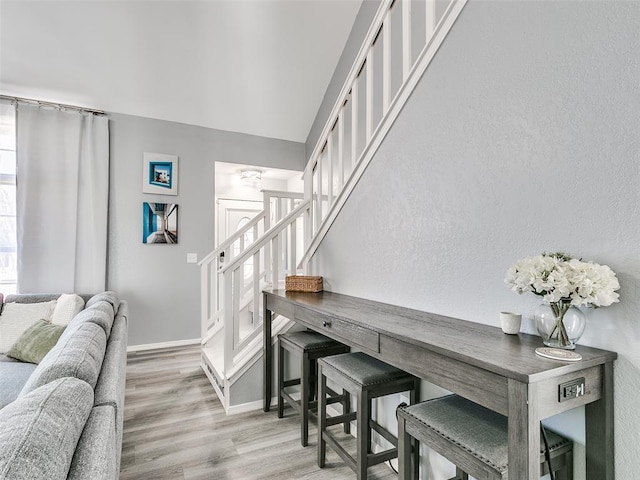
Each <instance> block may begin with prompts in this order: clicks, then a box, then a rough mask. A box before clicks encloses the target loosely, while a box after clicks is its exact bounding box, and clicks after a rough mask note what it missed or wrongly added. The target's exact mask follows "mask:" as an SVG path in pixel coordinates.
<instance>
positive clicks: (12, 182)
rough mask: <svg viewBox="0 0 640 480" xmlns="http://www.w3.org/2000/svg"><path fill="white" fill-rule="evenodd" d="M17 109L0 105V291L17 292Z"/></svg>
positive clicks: (9, 104)
mask: <svg viewBox="0 0 640 480" xmlns="http://www.w3.org/2000/svg"><path fill="white" fill-rule="evenodd" d="M16 251H17V241H16V109H15V106H14V105H12V104H11V103H8V102H0V292H2V293H4V294H8V293H16V279H17V268H16V267H17V261H18V259H17V253H16Z"/></svg>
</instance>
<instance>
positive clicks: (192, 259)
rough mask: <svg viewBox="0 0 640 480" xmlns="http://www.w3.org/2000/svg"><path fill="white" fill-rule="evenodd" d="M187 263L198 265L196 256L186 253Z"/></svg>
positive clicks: (195, 254)
mask: <svg viewBox="0 0 640 480" xmlns="http://www.w3.org/2000/svg"><path fill="white" fill-rule="evenodd" d="M187 263H198V254H197V253H187Z"/></svg>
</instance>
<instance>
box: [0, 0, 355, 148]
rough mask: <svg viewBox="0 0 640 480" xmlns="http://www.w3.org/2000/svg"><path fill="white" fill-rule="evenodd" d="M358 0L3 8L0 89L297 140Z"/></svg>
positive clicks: (89, 1) (99, 0)
mask: <svg viewBox="0 0 640 480" xmlns="http://www.w3.org/2000/svg"><path fill="white" fill-rule="evenodd" d="M361 1H362V0H251V1H249V0H208V1H202V0H201V1H163V0H155V1H150V0H147V1H143V0H140V1H133V0H129V1H111V0H84V1H58V0H49V1H24V0H22V1H8V0H0V93H2V94H5V95H15V96H22V97H27V98H36V99H40V100H49V101H55V102H60V103H68V104H74V105H81V106H84V107H87V108H94V109H101V110H106V111H109V112H118V113H126V114H131V115H139V116H144V117H150V118H158V119H163V120H171V121H176V122H181V123H187V124H192V125H200V126H205V127H210V128H217V129H221V130H229V131H235V132H242V133H250V134H253V135H260V136H265V137H272V138H281V139H286V140H293V141H297V142H304V141H305V140H306V137H307V135H308V133H309V130H310V128H311V125H312V123H313V120H314V117H315V114H316V112H317V110H318V108H319V106H320V103H321V101H322V97H323V95H324V92H325V90H326V88H327V85H328V84H329V81H330V79H331V75H332V74H333V71H334V69H335V66H336V64H337V62H338V59H339V58H340V54H341V53H342V49H343V47H344V44H345V42H346V39H347V37H348V35H349V32H350V31H351V26H352V25H353V21H354V19H355V16H356V14H357V12H358V9H359V7H360V4H361Z"/></svg>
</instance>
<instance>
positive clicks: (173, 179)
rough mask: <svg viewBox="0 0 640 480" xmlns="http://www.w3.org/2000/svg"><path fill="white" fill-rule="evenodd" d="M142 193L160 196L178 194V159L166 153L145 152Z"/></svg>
mask: <svg viewBox="0 0 640 480" xmlns="http://www.w3.org/2000/svg"><path fill="white" fill-rule="evenodd" d="M142 192H143V193H155V194H159V195H177V194H178V157H177V156H175V155H166V154H164V153H149V152H144V155H143V161H142Z"/></svg>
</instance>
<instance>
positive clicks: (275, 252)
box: [220, 202, 309, 372]
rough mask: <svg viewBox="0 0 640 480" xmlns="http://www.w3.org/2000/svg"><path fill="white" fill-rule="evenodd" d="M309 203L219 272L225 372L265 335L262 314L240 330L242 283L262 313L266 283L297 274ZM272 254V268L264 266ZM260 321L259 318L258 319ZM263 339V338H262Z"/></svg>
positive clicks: (274, 284)
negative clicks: (247, 328)
mask: <svg viewBox="0 0 640 480" xmlns="http://www.w3.org/2000/svg"><path fill="white" fill-rule="evenodd" d="M308 206H309V203H308V202H302V203H301V204H300V205H298V206H297V207H296V208H294V209H293V210H292V211H291V212H289V214H288V215H287V216H285V217H284V218H283V219H282V220H281V221H280V222H278V223H277V224H276V225H274V226H273V227H272V228H271V229H269V230H268V231H267V232H265V234H264V235H263V236H262V237H261V238H260V239H258V240H257V241H256V242H254V243H252V244H251V246H250V247H249V248H247V249H246V250H245V251H244V252H243V253H242V254H241V255H238V256H237V257H236V258H235V259H234V260H233V261H232V262H231V263H229V264H228V265H225V266H224V267H223V268H222V270H221V271H220V275H221V277H222V279H221V283H222V288H223V298H224V305H225V307H224V310H223V313H222V316H223V323H224V338H225V341H224V358H225V362H224V363H225V365H224V368H225V372H231V371H232V370H233V369H234V367H235V366H236V364H237V358H238V357H241V356H242V352H243V349H244V348H245V347H246V346H247V345H249V344H250V343H251V342H253V341H254V340H256V339H258V337H259V336H260V335H261V334H262V317H261V316H260V315H254V321H253V324H252V328H251V330H250V331H247V332H242V329H241V325H240V322H241V313H242V307H241V295H236V292H242V289H243V286H244V285H248V286H249V288H250V291H251V296H252V304H253V305H254V312H255V313H258V312H261V311H262V309H261V304H262V290H263V288H264V287H265V286H272V287H274V288H276V287H278V286H279V285H281V284H283V283H284V278H285V276H286V275H289V274H291V275H292V274H295V273H296V265H297V259H298V258H297V257H298V256H299V253H300V251H299V249H298V248H297V238H298V235H297V233H296V230H298V229H300V230H302V229H303V228H304V225H299V222H301V221H304V220H303V219H304V213H305V211H306V210H307V209H308ZM267 257H270V258H271V259H272V261H271V268H270V269H266V268H264V262H262V260H263V259H264V258H267ZM249 261H251V264H252V268H251V274H250V275H248V274H247V262H249ZM256 320H257V321H256ZM260 341H261V337H260Z"/></svg>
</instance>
